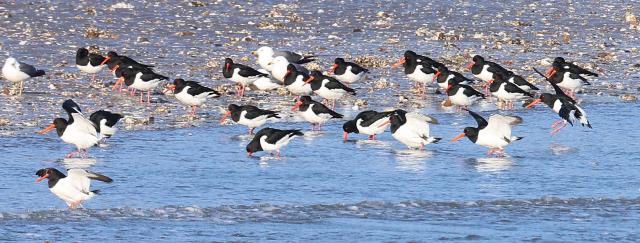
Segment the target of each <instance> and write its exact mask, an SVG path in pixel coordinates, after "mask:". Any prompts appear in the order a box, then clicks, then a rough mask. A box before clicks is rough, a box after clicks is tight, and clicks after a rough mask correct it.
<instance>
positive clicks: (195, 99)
mask: <svg viewBox="0 0 640 243" xmlns="http://www.w3.org/2000/svg"><path fill="white" fill-rule="evenodd" d="M206 94H207V93H202V94H199V95H196V96H192V95H190V94H188V93H187V91H186V90H182V92H180V93H177V94H175V97H176V99H178V101H180V102H182V104H185V105H201V104H202V103H204V102H205V101H206V100H207V96H206Z"/></svg>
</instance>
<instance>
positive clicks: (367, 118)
mask: <svg viewBox="0 0 640 243" xmlns="http://www.w3.org/2000/svg"><path fill="white" fill-rule="evenodd" d="M393 112H394V111H385V112H377V111H372V110H367V111H363V112H360V113H358V115H356V117H354V118H353V120H349V121H347V122H345V123H344V125H342V130H343V131H344V135H343V138H344V140H345V141H346V140H347V139H349V133H361V134H367V135H369V140H376V136H377V135H378V134H382V133H384V130H386V129H387V127H388V126H389V123H388V122H387V121H389V116H390V115H391V114H393Z"/></svg>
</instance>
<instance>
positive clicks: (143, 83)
mask: <svg viewBox="0 0 640 243" xmlns="http://www.w3.org/2000/svg"><path fill="white" fill-rule="evenodd" d="M121 70H122V77H120V79H119V80H118V82H122V81H121V80H124V83H125V84H126V85H127V86H128V87H129V88H130V89H131V92H130V94H131V96H134V95H136V90H140V103H143V102H144V99H143V97H144V92H145V91H146V92H147V104H150V103H151V91H153V90H154V89H156V87H158V85H159V84H160V82H162V81H164V80H169V78H168V77H166V76H162V75H160V74H157V73H155V72H153V71H151V70H149V69H134V68H123V69H121ZM116 84H117V82H116Z"/></svg>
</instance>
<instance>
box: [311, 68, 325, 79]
mask: <svg viewBox="0 0 640 243" xmlns="http://www.w3.org/2000/svg"><path fill="white" fill-rule="evenodd" d="M309 76H313V77H315V78H319V77H322V72H320V71H318V70H313V71H311V73H310V74H309Z"/></svg>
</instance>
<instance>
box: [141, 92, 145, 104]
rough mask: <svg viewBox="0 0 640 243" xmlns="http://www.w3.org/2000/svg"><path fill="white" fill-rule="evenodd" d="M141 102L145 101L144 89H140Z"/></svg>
mask: <svg viewBox="0 0 640 243" xmlns="http://www.w3.org/2000/svg"><path fill="white" fill-rule="evenodd" d="M140 103H144V91H140Z"/></svg>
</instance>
